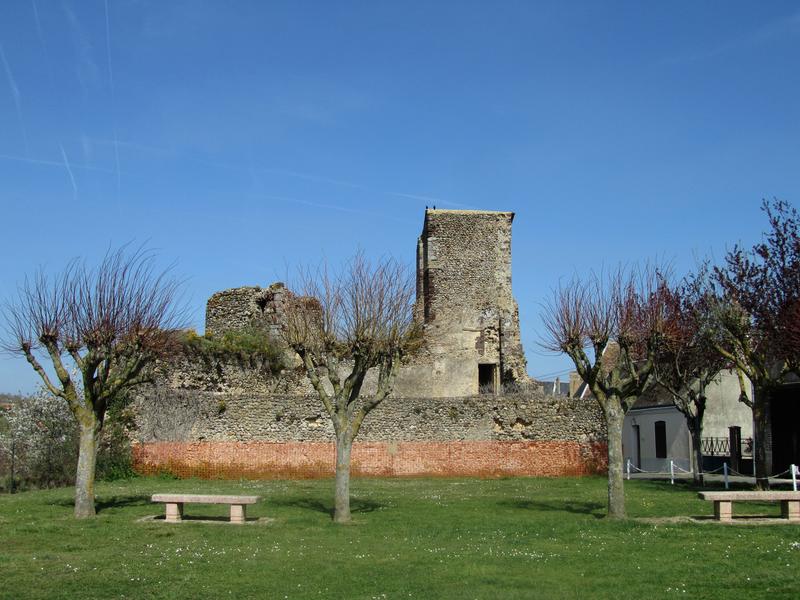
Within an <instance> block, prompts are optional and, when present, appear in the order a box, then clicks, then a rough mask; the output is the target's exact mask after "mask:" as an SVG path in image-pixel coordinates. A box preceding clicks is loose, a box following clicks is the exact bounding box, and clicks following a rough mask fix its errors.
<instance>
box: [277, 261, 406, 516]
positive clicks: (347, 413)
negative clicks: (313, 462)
mask: <svg viewBox="0 0 800 600" xmlns="http://www.w3.org/2000/svg"><path fill="white" fill-rule="evenodd" d="M295 291H296V292H297V293H298V294H300V295H293V296H291V297H290V299H289V301H288V302H287V307H286V321H285V324H284V327H283V328H282V337H283V340H284V341H285V342H286V344H287V345H288V346H289V347H290V348H292V349H293V350H294V351H295V352H296V353H297V354H298V355H299V357H300V359H301V360H302V362H303V366H304V368H305V371H306V374H307V375H308V378H309V380H310V381H311V384H312V386H313V387H314V389H315V390H316V392H317V394H318V395H319V398H320V400H321V402H322V405H323V406H324V407H325V411H326V413H327V414H328V416H329V417H330V419H331V422H332V423H333V429H334V432H335V434H336V492H335V509H334V516H333V519H334V521H336V522H338V523H344V522H348V521H350V455H351V450H352V447H353V440H355V438H356V436H357V435H358V432H359V429H360V428H361V424H362V423H363V421H364V418H365V417H366V416H367V415H368V414H369V413H370V411H372V410H373V409H374V408H375V407H377V406H378V405H379V404H380V403H381V402H383V400H384V399H385V398H386V397H387V396H388V395H389V394H390V393H391V391H392V386H393V383H394V379H395V376H396V374H397V371H398V367H399V365H400V360H401V358H402V357H403V356H404V355H405V354H406V353H408V352H409V351H411V350H413V349H414V347H415V346H416V345H417V343H418V340H419V333H418V328H417V327H416V326H415V325H414V323H413V321H412V318H411V303H412V300H413V293H414V287H413V285H412V279H411V277H410V276H409V274H408V271H407V270H406V269H405V268H404V267H403V266H402V265H401V264H399V263H398V262H397V261H395V260H393V259H382V260H379V261H377V262H376V263H372V262H370V261H369V260H367V259H366V258H365V257H364V255H363V254H362V253H358V254H356V256H355V257H354V258H352V259H351V260H350V261H349V262H348V263H347V264H346V266H345V267H344V268H342V269H341V270H340V271H338V272H336V273H331V272H329V270H328V269H327V267H322V268H320V269H317V270H316V271H313V272H312V271H308V270H306V271H304V272H303V273H302V274H301V277H300V282H299V287H298V289H296V290H295ZM370 369H375V371H377V381H376V382H375V383H374V385H372V386H368V387H370V388H372V387H374V389H370V391H369V393H364V392H363V386H364V380H365V378H366V377H367V372H368V371H369V370H370Z"/></svg>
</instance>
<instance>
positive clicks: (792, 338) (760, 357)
mask: <svg viewBox="0 0 800 600" xmlns="http://www.w3.org/2000/svg"><path fill="white" fill-rule="evenodd" d="M762 210H763V211H764V212H765V213H766V215H767V219H768V220H769V225H770V230H769V231H768V232H767V233H766V235H765V237H764V239H763V240H762V241H761V242H759V243H757V244H755V245H754V246H753V247H752V248H750V249H745V248H742V247H741V246H739V245H737V246H734V248H733V250H731V251H730V252H728V254H727V255H726V256H725V264H724V265H723V266H720V267H717V268H715V270H714V279H715V280H716V283H717V285H718V287H719V292H720V293H719V295H718V296H717V298H716V299H715V305H714V311H715V318H716V323H717V330H716V333H717V336H716V339H715V348H716V349H717V351H718V352H719V353H720V354H722V355H723V356H724V357H725V358H726V359H728V360H729V361H730V362H731V363H732V364H733V365H734V366H735V367H736V369H737V371H738V373H739V383H740V386H741V395H740V399H741V400H742V402H744V403H745V404H747V405H748V406H750V407H751V408H752V409H753V426H754V429H755V432H754V433H755V457H754V458H755V462H756V484H757V486H758V487H759V488H762V489H766V488H768V487H769V467H770V465H769V461H768V460H767V452H766V444H765V440H767V439H769V437H770V436H769V431H768V429H769V419H768V415H767V410H768V407H769V400H770V395H771V394H772V393H773V392H774V391H775V390H776V389H777V388H778V387H779V386H781V385H782V384H783V383H785V382H786V381H787V378H788V377H789V376H790V374H793V373H794V374H800V217H799V216H798V214H797V211H796V210H795V209H794V208H793V207H792V206H791V205H790V204H789V203H788V202H785V201H783V200H773V201H771V202H770V201H766V200H765V201H764V202H763V204H762ZM745 377H746V378H747V379H749V380H750V382H752V385H753V391H754V393H753V394H752V396H753V397H752V398H751V397H750V396H749V395H748V392H749V390H748V387H749V386H748V385H747V382H746V379H745Z"/></svg>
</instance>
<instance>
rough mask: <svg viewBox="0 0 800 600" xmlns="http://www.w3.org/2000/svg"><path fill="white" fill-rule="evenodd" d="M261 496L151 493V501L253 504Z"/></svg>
mask: <svg viewBox="0 0 800 600" xmlns="http://www.w3.org/2000/svg"><path fill="white" fill-rule="evenodd" d="M260 497H261V496H224V495H223V496H219V495H214V494H153V497H152V501H153V502H169V503H183V502H186V503H189V504H255V503H256V502H258V499H259V498H260Z"/></svg>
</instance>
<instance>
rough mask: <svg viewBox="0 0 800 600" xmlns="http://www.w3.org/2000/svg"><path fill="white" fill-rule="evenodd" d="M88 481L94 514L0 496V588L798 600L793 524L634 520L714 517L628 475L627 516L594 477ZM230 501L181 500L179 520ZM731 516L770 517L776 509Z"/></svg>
mask: <svg viewBox="0 0 800 600" xmlns="http://www.w3.org/2000/svg"><path fill="white" fill-rule="evenodd" d="M332 490H333V482H332V481H330V480H321V481H258V482H249V481H245V482H231V481H199V480H183V481H177V480H176V481H170V480H164V479H155V478H153V479H148V478H142V479H135V480H131V481H126V482H116V483H100V484H98V487H97V492H98V506H99V512H98V515H97V518H95V519H93V520H88V521H76V520H74V519H73V518H72V506H71V503H72V498H71V493H72V491H71V490H70V489H61V490H48V491H36V492H26V493H20V494H15V495H12V496H9V495H3V496H0V597H1V598H13V599H23V598H81V599H89V598H228V597H230V598H270V599H271V598H278V599H282V598H336V599H349V598H420V599H429V598H458V599H461V598H465V599H468V598H501V599H505V598H615V599H622V598H638V597H642V598H661V597H671V596H682V597H685V598H797V597H800V569H799V568H800V526H797V525H741V526H739V525H732V526H725V525H719V524H717V523H713V522H705V523H670V522H666V521H665V522H644V521H639V520H637V519H639V518H647V517H650V518H652V517H673V516H676V515H694V516H703V515H705V516H710V515H711V514H712V505H711V504H710V503H706V502H703V501H701V500H698V499H697V498H696V493H695V491H694V490H692V489H690V488H689V487H687V486H686V485H675V486H670V485H669V483H668V482H649V481H629V482H626V495H627V508H628V513H629V515H630V517H631V519H629V520H627V521H625V522H613V521H609V520H606V519H603V518H602V516H603V514H604V512H605V494H606V487H605V479H603V478H599V477H587V478H574V479H573V478H562V479H529V478H519V479H491V480H480V479H355V480H353V485H352V493H353V508H354V513H353V517H354V522H353V524H352V525H349V526H336V525H334V524H333V523H332V522H331V520H330V509H331V506H332V499H333V498H332ZM169 491H184V492H195V493H200V492H207V493H235V494H236V493H238V494H258V495H261V496H262V497H263V500H262V502H260V503H259V504H257V505H256V506H255V507H250V508H249V510H248V518H250V517H255V518H258V517H269V518H270V519H273V520H271V521H269V522H267V523H266V524H261V523H259V524H252V525H251V524H248V525H244V526H233V525H225V524H218V523H211V524H209V523H198V522H191V521H188V522H185V523H181V524H178V525H170V524H166V523H163V522H153V521H151V522H139V521H137V520H138V519H140V518H141V517H144V516H146V515H153V514H161V513H162V511H163V508H162V505H152V504H151V503H150V502H149V496H150V494H152V493H154V492H169ZM226 510H227V509H226V507H221V506H196V505H195V506H192V505H187V507H186V514H187V515H198V516H199V515H204V516H222V515H225V514H226ZM735 511H736V513H735V514H744V513H747V512H750V513H761V514H769V515H772V516H777V515H778V514H779V512H780V510H779V507H778V506H777V505H770V504H764V505H745V504H743V505H740V506H739V505H737V506H736V507H735Z"/></svg>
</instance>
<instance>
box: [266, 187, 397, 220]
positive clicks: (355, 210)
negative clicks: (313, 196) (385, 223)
mask: <svg viewBox="0 0 800 600" xmlns="http://www.w3.org/2000/svg"><path fill="white" fill-rule="evenodd" d="M256 197H257V198H264V199H265V200H278V201H279V202H292V203H294V204H302V205H304V206H311V207H313V208H326V209H330V210H338V211H340V212H346V213H353V214H358V215H370V216H373V217H378V218H382V219H389V220H390V221H397V222H398V223H411V221H410V220H408V219H398V218H396V217H391V216H389V215H386V214H378V213H373V212H368V211H365V210H362V209H360V208H349V207H347V206H339V205H338V204H321V203H319V202H310V201H309V200H300V199H299V198H288V197H286V196H271V195H267V194H258V195H257V196H256Z"/></svg>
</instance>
